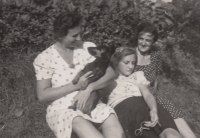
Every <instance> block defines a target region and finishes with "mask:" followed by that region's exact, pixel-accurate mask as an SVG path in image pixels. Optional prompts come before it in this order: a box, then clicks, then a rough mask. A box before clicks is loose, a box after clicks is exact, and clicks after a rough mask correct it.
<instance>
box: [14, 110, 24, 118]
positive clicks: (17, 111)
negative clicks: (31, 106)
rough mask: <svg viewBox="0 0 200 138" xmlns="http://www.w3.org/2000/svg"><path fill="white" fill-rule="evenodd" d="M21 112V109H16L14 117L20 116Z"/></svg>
mask: <svg viewBox="0 0 200 138" xmlns="http://www.w3.org/2000/svg"><path fill="white" fill-rule="evenodd" d="M23 112H24V110H23V109H16V110H15V112H14V114H15V116H16V117H20V116H22V114H23Z"/></svg>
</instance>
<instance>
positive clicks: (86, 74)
mask: <svg viewBox="0 0 200 138" xmlns="http://www.w3.org/2000/svg"><path fill="white" fill-rule="evenodd" d="M92 76H93V73H92V71H89V72H87V73H85V74H84V75H83V76H81V77H80V78H79V80H78V83H77V84H76V85H77V86H78V87H79V89H80V88H81V86H82V85H83V83H85V81H87V79H88V78H90V77H92Z"/></svg>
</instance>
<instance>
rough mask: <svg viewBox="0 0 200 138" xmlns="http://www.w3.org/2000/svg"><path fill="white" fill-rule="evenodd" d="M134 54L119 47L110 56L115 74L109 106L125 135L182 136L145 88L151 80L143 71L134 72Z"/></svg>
mask: <svg viewBox="0 0 200 138" xmlns="http://www.w3.org/2000/svg"><path fill="white" fill-rule="evenodd" d="M136 61H137V56H136V51H135V50H134V49H132V48H128V47H121V48H118V49H117V50H116V53H115V54H114V55H113V56H112V58H111V66H112V67H113V68H114V70H115V72H116V73H117V74H118V75H117V78H116V79H115V81H114V82H112V83H111V85H110V86H113V87H110V86H109V88H111V93H110V95H109V98H108V105H109V106H111V107H112V108H114V110H115V112H116V114H117V116H118V119H119V121H120V123H121V125H122V127H123V129H124V131H125V133H126V136H127V137H128V138H134V137H137V136H144V135H146V136H147V137H148V138H149V137H150V134H152V133H154V135H156V136H159V137H161V138H169V137H170V138H172V137H173V138H182V136H181V135H180V134H179V132H178V129H177V127H176V124H175V122H174V120H173V118H172V117H171V115H170V113H169V112H168V111H167V110H166V109H165V108H163V107H162V106H161V105H160V104H157V103H156V101H155V98H154V96H153V95H152V94H151V92H150V91H149V90H148V85H149V84H150V82H149V81H148V80H147V79H146V78H145V77H144V73H143V72H142V71H138V72H134V73H133V71H134V68H135V66H136Z"/></svg>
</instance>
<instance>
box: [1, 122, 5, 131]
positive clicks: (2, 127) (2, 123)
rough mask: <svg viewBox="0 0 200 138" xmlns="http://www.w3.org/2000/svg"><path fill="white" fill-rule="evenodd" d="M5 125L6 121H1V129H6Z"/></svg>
mask: <svg viewBox="0 0 200 138" xmlns="http://www.w3.org/2000/svg"><path fill="white" fill-rule="evenodd" d="M4 127H5V124H4V122H0V130H3V129H4Z"/></svg>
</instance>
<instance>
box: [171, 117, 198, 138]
mask: <svg viewBox="0 0 200 138" xmlns="http://www.w3.org/2000/svg"><path fill="white" fill-rule="evenodd" d="M174 122H175V124H176V126H177V128H178V130H179V132H180V134H181V135H182V136H183V137H184V138H196V136H195V135H194V133H193V132H192V130H191V129H190V127H189V126H188V124H187V123H186V122H185V120H184V119H183V118H178V119H174Z"/></svg>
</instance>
